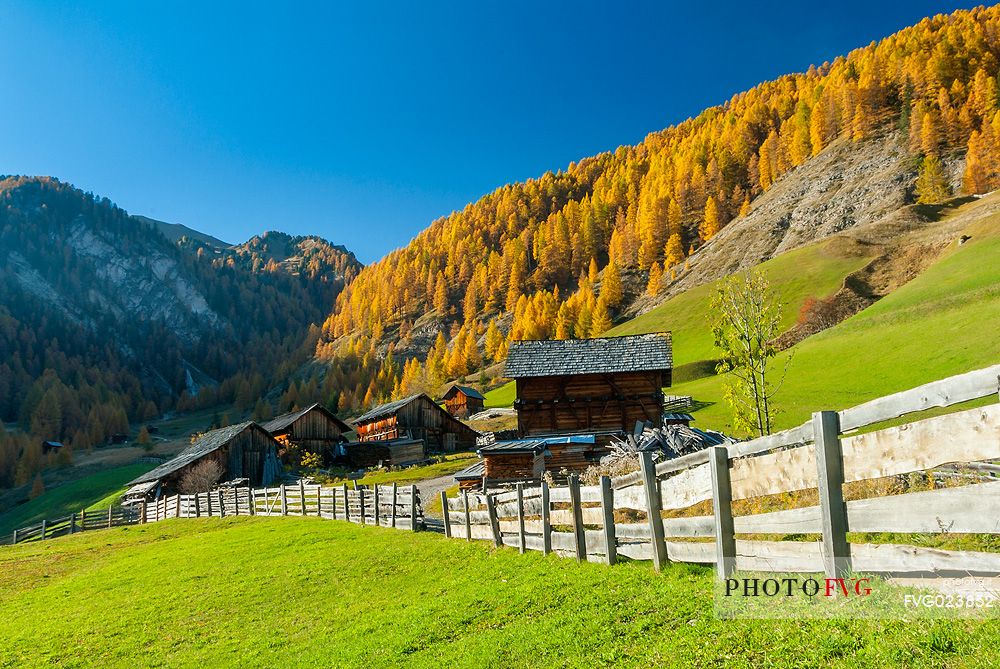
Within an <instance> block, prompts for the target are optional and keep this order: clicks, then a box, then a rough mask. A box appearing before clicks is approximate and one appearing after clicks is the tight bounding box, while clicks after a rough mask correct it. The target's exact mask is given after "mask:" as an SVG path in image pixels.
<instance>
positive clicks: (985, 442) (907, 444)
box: [843, 404, 1000, 481]
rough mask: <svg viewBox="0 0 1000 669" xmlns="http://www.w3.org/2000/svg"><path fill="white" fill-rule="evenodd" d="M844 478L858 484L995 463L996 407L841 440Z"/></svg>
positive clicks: (999, 429)
mask: <svg viewBox="0 0 1000 669" xmlns="http://www.w3.org/2000/svg"><path fill="white" fill-rule="evenodd" d="M843 453H844V478H845V480H847V481H860V480H864V479H870V478H881V477H884V476H892V475H895V474H905V473H908V472H915V471H924V470H927V469H932V468H934V467H938V466H940V465H944V464H951V463H955V462H978V461H982V460H994V459H997V458H1000V405H998V404H993V405H989V406H985V407H979V408H975V409H968V410H966V411H961V412H958V413H953V414H948V415H946V416H937V417H934V418H927V419H924V420H921V421H917V422H914V423H909V424H907V425H900V426H899V427H892V428H888V429H885V430H880V431H878V432H872V433H869V434H860V435H855V436H852V437H845V438H844V439H843Z"/></svg>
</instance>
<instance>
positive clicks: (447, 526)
mask: <svg viewBox="0 0 1000 669" xmlns="http://www.w3.org/2000/svg"><path fill="white" fill-rule="evenodd" d="M441 515H442V516H443V517H444V536H446V537H448V538H449V539H451V518H449V517H448V493H446V492H445V491H444V490H442V491H441Z"/></svg>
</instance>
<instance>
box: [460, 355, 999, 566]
mask: <svg viewBox="0 0 1000 669" xmlns="http://www.w3.org/2000/svg"><path fill="white" fill-rule="evenodd" d="M998 390H1000V365H997V366H994V367H990V368H988V369H984V370H979V371H975V372H970V373H968V374H962V375H960V376H956V377H952V378H950V379H945V380H943V381H936V382H934V383H930V384H927V385H925V386H921V387H919V388H914V389H913V390H908V391H905V392H901V393H897V394H895V395H890V396H888V397H883V398H880V399H877V400H874V401H872V402H867V403H865V404H862V405H860V406H857V407H854V408H851V409H846V410H844V411H840V412H835V411H822V412H817V413H816V414H814V415H813V418H812V420H811V421H809V422H808V423H805V424H804V425H802V426H799V427H797V428H794V429H792V430H787V431H785V432H781V433H778V434H775V435H770V436H767V437H763V438H760V439H755V440H753V441H748V442H743V443H738V444H733V445H730V446H728V447H723V446H718V447H715V448H713V449H708V450H705V451H701V452H698V453H694V454H691V455H688V456H684V457H681V458H677V459H676V460H668V461H665V462H661V463H658V464H655V465H654V463H653V461H652V459H651V456H650V454H648V453H646V454H642V457H641V469H640V471H639V472H636V473H633V474H628V475H625V476H622V477H618V478H616V479H614V480H612V479H608V478H606V477H605V478H603V479H601V482H600V485H598V486H581V485H580V484H579V482H578V481H577V480H576V479H575V478H571V479H570V481H569V485H567V486H565V487H549V486H547V485H545V484H544V483H543V484H542V485H541V486H536V487H530V488H525V487H521V486H518V487H517V488H516V489H515V490H512V491H508V492H502V493H499V494H490V495H482V494H469V493H464V494H463V495H461V496H459V497H457V498H452V499H448V498H447V497H445V496H444V495H443V494H442V508H443V511H444V515H445V520H444V527H445V532H446V534H447V535H448V536H450V537H455V538H464V539H467V540H473V539H478V540H488V541H492V542H494V544H496V545H497V546H501V545H507V546H513V547H516V548H518V549H520V550H521V551H524V550H539V551H542V552H546V553H547V552H555V553H557V554H560V555H565V556H571V557H576V558H577V559H579V560H592V561H600V562H607V563H614V562H615V560H616V559H617V557H618V556H626V557H629V558H632V559H638V560H653V561H654V563H655V565H656V567H657V568H659V567H660V566H662V565H663V564H664V563H666V562H667V561H679V562H698V563H706V564H716V565H717V567H718V574H719V576H720V577H725V576H727V575H729V574H731V573H732V571H733V570H735V569H741V570H751V571H803V572H813V571H822V572H825V573H826V574H828V575H831V576H833V575H838V574H842V573H845V572H847V571H850V570H854V571H864V572H916V571H920V572H956V573H960V574H966V573H971V574H990V575H995V574H1000V553H990V552H974V551H950V550H939V549H931V548H922V547H918V546H910V545H897V544H850V543H848V539H847V533H848V532H891V533H898V534H913V533H946V532H947V533H968V534H1000V481H993V480H991V477H992V476H994V475H995V474H996V473H997V467H996V466H995V465H992V464H989V463H988V461H991V460H997V459H1000V405H995V404H993V405H988V406H985V407H981V408H975V409H969V410H965V411H960V412H957V413H952V414H948V415H943V416H938V417H933V418H927V419H923V420H919V421H916V422H912V423H909V424H906V425H902V426H899V427H891V428H887V429H882V430H878V431H875V432H870V433H865V434H858V433H856V431H857V430H858V429H860V428H863V427H866V426H868V425H872V424H875V423H880V422H883V421H886V420H890V419H893V418H897V417H899V416H902V415H905V414H907V413H912V412H915V411H922V410H925V409H929V408H932V407H947V406H951V405H954V404H958V403H961V402H965V401H968V400H973V399H979V398H983V397H987V396H990V395H995V394H997V393H998ZM852 433H853V434H852ZM966 463H967V464H968V467H969V469H971V470H973V471H975V472H976V475H974V476H972V477H970V480H974V481H977V483H975V484H973V485H965V486H961V487H944V488H939V489H933V490H926V491H921V492H909V493H904V494H898V495H886V496H874V497H869V498H866V499H855V500H850V501H846V502H845V500H844V484H845V483H852V482H856V481H867V480H873V479H883V478H887V477H894V476H898V475H904V474H910V473H914V472H927V471H930V470H934V469H935V468H938V467H943V466H948V467H949V468H952V467H953V466H954V465H963V464H966ZM960 469H961V468H960ZM811 489H813V490H816V491H817V493H818V498H819V504H816V505H812V506H805V507H798V508H785V509H780V510H776V511H770V512H767V513H757V514H751V515H741V516H734V515H733V506H732V502H733V501H734V500H736V501H738V500H750V499H753V498H759V497H765V496H770V495H776V494H779V493H795V492H799V491H808V490H811ZM707 501H711V502H712V512H711V515H696V516H686V517H685V516H678V514H679V513H683V512H684V510H685V509H688V508H689V507H692V506H693V505H695V504H700V503H704V502H707ZM665 513H666V514H667V517H664V514H665ZM793 533H794V534H806V535H809V534H815V535H818V536H819V537H820V540H819V541H772V540H760V539H759V536H760V535H774V534H778V535H786V534H793ZM740 535H743V538H741V536H740ZM755 535H756V536H755Z"/></svg>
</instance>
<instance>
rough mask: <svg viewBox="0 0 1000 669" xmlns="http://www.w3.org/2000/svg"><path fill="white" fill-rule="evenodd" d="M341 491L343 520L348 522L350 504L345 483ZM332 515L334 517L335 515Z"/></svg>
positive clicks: (349, 518)
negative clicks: (342, 496)
mask: <svg viewBox="0 0 1000 669" xmlns="http://www.w3.org/2000/svg"><path fill="white" fill-rule="evenodd" d="M343 490H344V520H346V521H348V522H350V520H351V502H350V499H349V498H348V496H347V484H346V483H345V484H344V486H343ZM334 515H336V513H335V514H334Z"/></svg>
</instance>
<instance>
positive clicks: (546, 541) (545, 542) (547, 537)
mask: <svg viewBox="0 0 1000 669" xmlns="http://www.w3.org/2000/svg"><path fill="white" fill-rule="evenodd" d="M549 506H550V504H549V484H548V483H546V482H545V481H542V554H543V555H548V554H549V553H551V552H552V521H551V519H550V516H549V510H550V509H549Z"/></svg>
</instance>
